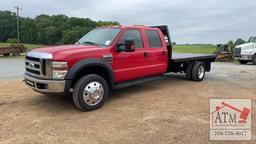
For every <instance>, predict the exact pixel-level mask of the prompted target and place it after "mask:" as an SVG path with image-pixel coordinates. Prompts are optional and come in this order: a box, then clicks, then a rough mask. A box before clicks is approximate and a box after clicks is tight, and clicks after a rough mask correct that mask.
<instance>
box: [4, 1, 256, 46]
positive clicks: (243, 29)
mask: <svg viewBox="0 0 256 144" xmlns="http://www.w3.org/2000/svg"><path fill="white" fill-rule="evenodd" d="M16 5H18V6H20V7H21V8H22V10H21V12H20V14H21V16H23V17H32V18H33V17H36V16H37V15H40V14H48V15H56V14H65V15H67V16H70V17H71V16H72V17H83V18H91V19H92V20H96V21H98V20H105V21H118V22H120V23H121V24H122V25H135V24H139V25H168V26H169V29H170V34H171V37H172V41H174V42H176V43H178V44H185V43H212V44H217V43H226V42H228V41H229V40H236V39H237V38H243V39H245V40H248V39H249V37H250V36H253V35H256V0H72V1H71V0H0V10H9V11H13V12H15V9H14V7H15V6H16Z"/></svg>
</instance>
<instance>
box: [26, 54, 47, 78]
mask: <svg viewBox="0 0 256 144" xmlns="http://www.w3.org/2000/svg"><path fill="white" fill-rule="evenodd" d="M40 56H41V57H40ZM42 56H44V57H45V56H47V57H45V58H44V57H42ZM25 68H26V73H28V74H30V75H32V76H35V77H40V78H51V60H50V59H49V55H46V54H45V53H42V55H40V53H39V52H29V53H28V54H27V56H26V59H25Z"/></svg>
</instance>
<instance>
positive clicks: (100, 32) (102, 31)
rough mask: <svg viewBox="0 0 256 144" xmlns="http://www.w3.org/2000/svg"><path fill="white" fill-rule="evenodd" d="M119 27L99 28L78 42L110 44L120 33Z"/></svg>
mask: <svg viewBox="0 0 256 144" xmlns="http://www.w3.org/2000/svg"><path fill="white" fill-rule="evenodd" d="M119 32H120V29H119V28H97V29H94V30H92V31H90V32H89V33H87V34H86V35H85V36H83V37H82V38H81V39H80V40H79V41H78V42H76V44H82V45H98V46H104V47H106V46H109V45H111V44H112V42H113V41H114V40H115V38H116V37H117V35H118V34H119Z"/></svg>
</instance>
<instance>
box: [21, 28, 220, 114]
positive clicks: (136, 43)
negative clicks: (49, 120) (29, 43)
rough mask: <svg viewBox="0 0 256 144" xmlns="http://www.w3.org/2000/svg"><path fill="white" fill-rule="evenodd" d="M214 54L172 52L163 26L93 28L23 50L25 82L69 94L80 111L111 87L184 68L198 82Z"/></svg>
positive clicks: (103, 96)
mask: <svg viewBox="0 0 256 144" xmlns="http://www.w3.org/2000/svg"><path fill="white" fill-rule="evenodd" d="M215 58H216V55H202V54H175V53H172V45H171V39H170V35H169V30H168V27H167V26H153V27H145V26H120V27H104V28H96V29H94V30H92V31H91V32H89V33H87V34H86V35H85V36H84V37H82V38H81V39H80V40H79V41H78V42H77V43H76V44H75V45H66V46H56V47H48V48H41V49H36V50H33V51H31V52H29V53H27V56H26V61H25V63H26V64H25V66H26V72H25V74H24V78H25V82H26V84H27V85H28V86H30V87H31V88H32V89H34V90H35V91H38V92H41V93H60V94H69V93H72V97H73V101H74V103H75V105H76V106H77V108H79V109H80V110H82V111H88V110H95V109H97V108H100V107H101V106H102V105H103V104H104V102H105V101H106V99H107V98H108V97H109V95H111V91H112V89H117V88H123V87H127V86H130V85H134V84H139V83H143V82H146V81H150V80H154V79H156V78H159V77H160V76H163V75H164V74H165V73H170V72H183V73H186V77H187V79H189V80H193V81H202V80H203V79H204V76H205V72H209V71H210V69H211V62H213V61H214V60H215Z"/></svg>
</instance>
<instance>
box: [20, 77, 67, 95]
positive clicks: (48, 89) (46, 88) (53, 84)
mask: <svg viewBox="0 0 256 144" xmlns="http://www.w3.org/2000/svg"><path fill="white" fill-rule="evenodd" d="M24 81H25V83H26V84H27V85H28V86H29V87H30V88H32V89H33V90H35V91H37V92H40V93H64V92H65V85H66V81H65V80H45V79H39V78H35V77H32V76H30V75H28V74H24Z"/></svg>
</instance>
